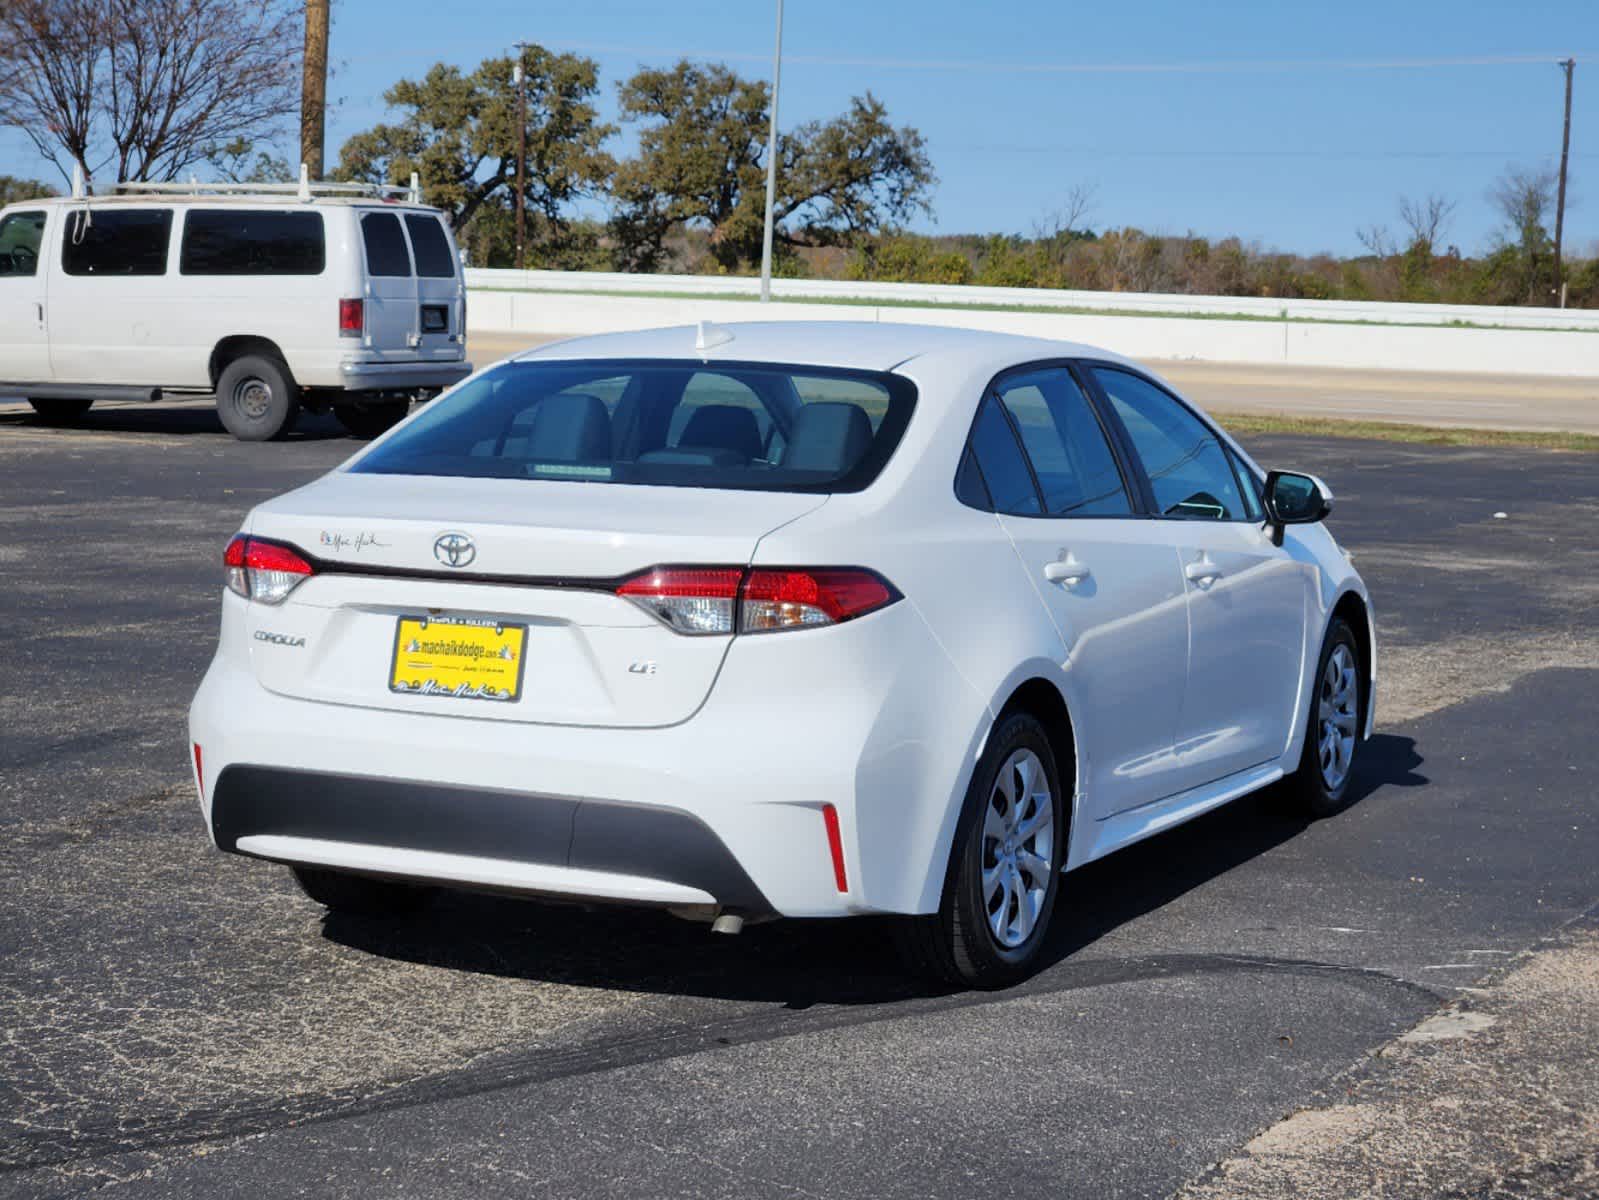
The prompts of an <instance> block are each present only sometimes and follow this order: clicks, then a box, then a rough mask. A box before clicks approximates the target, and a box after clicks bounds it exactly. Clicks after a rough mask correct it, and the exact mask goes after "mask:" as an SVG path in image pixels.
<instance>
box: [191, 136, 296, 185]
mask: <svg viewBox="0 0 1599 1200" xmlns="http://www.w3.org/2000/svg"><path fill="white" fill-rule="evenodd" d="M205 159H206V161H207V162H208V163H210V164H211V166H212V168H213V169H214V170H215V171H216V173H217V174H218V175H220V176H221V177H222V178H223V179H224V180H226V181H227V182H229V183H292V182H293V181H294V179H295V172H294V171H292V170H291V169H290V168H289V164H288V160H286V159H283V158H277V157H274V156H273V155H271V154H268V153H267V152H266V151H265V150H261V149H259V148H258V147H257V146H256V144H255V143H254V142H252V141H250V140H249V139H248V138H234V139H233V140H232V141H231V142H229V143H227V145H225V146H212V147H210V148H209V149H207V151H206V155H205Z"/></svg>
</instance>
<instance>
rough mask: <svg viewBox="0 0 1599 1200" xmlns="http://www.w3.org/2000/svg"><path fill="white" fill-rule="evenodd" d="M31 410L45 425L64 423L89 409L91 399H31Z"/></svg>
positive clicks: (73, 419)
mask: <svg viewBox="0 0 1599 1200" xmlns="http://www.w3.org/2000/svg"><path fill="white" fill-rule="evenodd" d="M28 403H29V404H31V405H33V411H34V412H36V413H38V414H39V419H40V420H41V421H43V422H44V423H45V424H46V425H66V424H69V423H70V422H72V421H76V420H77V419H78V418H79V417H81V416H82V415H83V414H84V413H86V412H88V411H89V406H90V405H91V404H93V403H94V401H93V400H32V399H30V400H29V401H28Z"/></svg>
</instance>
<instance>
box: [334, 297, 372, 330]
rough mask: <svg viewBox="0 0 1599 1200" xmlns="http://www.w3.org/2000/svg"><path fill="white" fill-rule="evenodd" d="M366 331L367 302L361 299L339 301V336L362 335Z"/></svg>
mask: <svg viewBox="0 0 1599 1200" xmlns="http://www.w3.org/2000/svg"><path fill="white" fill-rule="evenodd" d="M365 331H366V304H365V303H364V302H362V301H360V300H340V301H339V336H340V337H360V336H361V334H362V333H364V332H365Z"/></svg>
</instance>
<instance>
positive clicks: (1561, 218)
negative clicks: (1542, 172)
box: [1555, 58, 1577, 308]
mask: <svg viewBox="0 0 1599 1200" xmlns="http://www.w3.org/2000/svg"><path fill="white" fill-rule="evenodd" d="M1576 66H1577V60H1576V59H1574V58H1568V59H1566V61H1565V62H1563V63H1561V64H1560V69H1561V70H1563V71H1564V72H1565V73H1566V126H1565V130H1564V132H1562V133H1561V135H1560V188H1559V190H1558V191H1557V192H1556V193H1555V290H1556V291H1557V292H1558V293H1559V294H1560V307H1561V308H1564V307H1566V276H1565V268H1564V267H1563V266H1562V265H1561V262H1560V247H1561V243H1562V242H1563V241H1564V240H1565V236H1566V160H1567V159H1568V158H1570V157H1571V73H1572V71H1573V70H1575V69H1576Z"/></svg>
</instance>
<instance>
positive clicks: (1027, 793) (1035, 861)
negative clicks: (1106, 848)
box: [897, 713, 1070, 988]
mask: <svg viewBox="0 0 1599 1200" xmlns="http://www.w3.org/2000/svg"><path fill="white" fill-rule="evenodd" d="M1069 823H1070V806H1069V805H1068V804H1067V802H1066V793H1065V789H1064V788H1063V787H1062V786H1061V780H1060V772H1059V769H1058V768H1057V766H1056V763H1055V755H1054V752H1053V750H1052V749H1051V748H1050V743H1049V737H1048V735H1047V734H1046V733H1045V731H1044V727H1043V726H1042V725H1041V724H1040V723H1039V722H1038V720H1037V719H1036V718H1035V717H1033V716H1031V715H1030V714H1028V713H1014V714H1012V715H1011V716H1009V717H1006V718H1005V720H1004V721H1003V722H1002V723H1001V724H1000V725H999V726H997V727H996V728H995V729H994V731H993V733H992V734H990V736H989V739H988V745H987V747H986V748H985V749H984V751H983V757H982V758H981V759H980V760H979V761H978V764H977V767H976V769H975V770H974V771H973V772H972V781H971V785H970V786H969V787H968V789H967V792H966V803H965V805H964V807H963V808H962V811H961V817H960V821H959V823H958V824H957V825H956V827H955V841H954V845H953V846H952V847H951V850H950V863H949V869H948V873H947V876H946V878H945V882H944V894H943V898H942V900H941V901H940V903H939V906H938V911H937V912H936V913H931V914H929V915H927V916H919V917H906V918H902V919H901V920H900V921H899V922H898V925H897V932H898V935H899V944H900V950H901V952H902V954H903V955H904V958H905V961H906V965H907V966H908V967H909V968H910V969H911V970H912V971H914V972H915V973H916V974H918V975H923V976H927V977H931V978H933V979H936V980H939V981H941V982H944V983H952V984H955V985H957V986H961V987H974V988H998V987H1005V986H1007V985H1009V984H1012V983H1015V982H1017V981H1019V980H1021V979H1024V978H1026V977H1027V976H1028V975H1030V974H1031V973H1032V972H1033V971H1034V970H1035V969H1036V967H1037V965H1038V958H1039V953H1040V950H1041V949H1042V947H1043V945H1044V943H1045V941H1046V940H1047V938H1048V936H1049V926H1050V920H1051V918H1052V917H1053V916H1054V912H1055V900H1056V897H1057V896H1059V894H1060V879H1061V867H1062V865H1063V864H1064V862H1065V858H1066V840H1067V833H1068V830H1069V828H1070V824H1069ZM1024 906H1025V907H1024Z"/></svg>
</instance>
